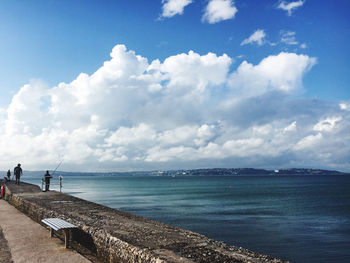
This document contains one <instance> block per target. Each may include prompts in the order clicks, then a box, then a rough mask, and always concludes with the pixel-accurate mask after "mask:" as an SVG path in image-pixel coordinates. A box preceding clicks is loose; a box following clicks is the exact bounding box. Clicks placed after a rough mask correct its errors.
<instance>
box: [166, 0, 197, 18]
mask: <svg viewBox="0 0 350 263" xmlns="http://www.w3.org/2000/svg"><path fill="white" fill-rule="evenodd" d="M162 3H163V7H162V8H163V12H162V15H161V16H162V17H173V16H175V15H182V14H183V12H184V8H185V7H186V6H188V5H189V4H191V3H192V0H162Z"/></svg>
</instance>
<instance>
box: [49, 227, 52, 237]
mask: <svg viewBox="0 0 350 263" xmlns="http://www.w3.org/2000/svg"><path fill="white" fill-rule="evenodd" d="M50 237H53V229H52V228H51V227H50Z"/></svg>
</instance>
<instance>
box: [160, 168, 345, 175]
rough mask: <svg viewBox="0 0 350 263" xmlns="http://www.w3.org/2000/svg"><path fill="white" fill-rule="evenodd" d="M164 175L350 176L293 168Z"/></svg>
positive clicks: (188, 171) (166, 172) (202, 171)
mask: <svg viewBox="0 0 350 263" xmlns="http://www.w3.org/2000/svg"><path fill="white" fill-rule="evenodd" d="M158 173H162V174H163V175H202V176H203V175H217V176H220V175H222V176H234V175H350V174H347V173H343V172H339V171H331V170H322V169H305V168H291V169H280V170H265V169H255V168H211V169H191V170H177V171H165V172H158Z"/></svg>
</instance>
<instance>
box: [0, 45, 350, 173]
mask: <svg viewBox="0 0 350 263" xmlns="http://www.w3.org/2000/svg"><path fill="white" fill-rule="evenodd" d="M232 61H233V59H232V58H230V57H229V56H228V55H226V54H222V55H216V54H213V53H208V54H204V55H200V54H198V53H196V52H194V51H189V52H188V53H182V54H177V55H174V56H170V57H168V58H166V59H165V60H164V61H160V60H154V61H148V60H147V59H146V58H144V57H142V56H140V55H137V54H136V53H135V52H134V51H131V50H127V48H126V47H125V46H124V45H117V46H115V47H114V48H113V50H112V52H111V58H110V60H108V61H106V62H105V63H104V64H103V66H102V67H100V68H99V69H97V70H96V72H94V73H93V74H91V75H88V74H85V73H82V74H80V75H79V76H77V78H76V79H75V80H73V81H72V82H70V83H60V84H58V85H57V86H55V87H48V86H47V85H45V84H44V83H43V82H41V81H33V82H31V83H29V84H27V85H25V86H23V87H22V88H21V89H20V90H19V92H18V93H17V94H16V95H15V96H14V97H13V99H12V102H11V104H10V105H9V107H8V108H7V109H6V110H5V109H3V110H1V111H0V113H1V115H0V116H1V119H0V147H1V149H5V150H4V151H2V152H1V153H0V166H1V167H2V169H3V170H4V169H8V167H9V165H14V164H15V163H17V162H21V163H23V166H24V168H25V169H47V167H48V166H49V167H53V166H55V164H56V163H57V161H58V160H59V159H61V158H63V159H64V160H65V161H64V165H63V166H62V169H68V168H66V167H69V169H70V170H73V169H75V170H85V171H86V170H103V169H107V168H106V167H108V169H112V170H116V169H118V170H120V169H128V170H133V169H137V168H139V169H146V168H149V169H158V168H159V165H162V167H167V168H183V165H186V166H187V167H188V166H191V167H197V165H198V164H202V165H203V166H206V167H210V166H218V165H219V166H221V165H222V164H225V165H226V166H235V164H237V165H238V166H243V165H244V166H260V167H262V166H263V165H266V166H268V165H271V164H272V163H278V164H279V166H281V165H282V166H283V165H285V166H288V164H289V162H286V161H285V160H291V161H295V162H297V161H300V160H304V159H305V157H306V156H307V157H308V158H307V160H308V161H309V162H310V163H311V164H313V163H323V164H325V165H329V166H332V165H334V164H335V163H339V165H338V166H341V167H346V162H347V160H349V156H348V153H349V152H350V151H349V145H350V138H349V137H350V135H348V130H349V127H350V120H349V119H350V117H349V116H348V111H347V107H348V106H347V105H348V102H341V104H339V103H334V105H333V104H328V105H333V106H325V105H324V103H323V102H319V104H317V103H315V101H314V100H312V102H311V100H307V99H295V98H293V97H292V96H290V94H292V93H293V91H295V90H298V89H300V88H301V86H302V78H303V76H304V75H305V74H306V73H307V72H308V70H310V69H311V68H312V66H313V65H314V64H315V63H316V59H315V58H312V57H309V56H307V55H297V54H294V53H285V52H282V53H280V54H277V55H271V56H268V57H266V58H264V59H263V60H261V61H260V62H259V63H257V64H256V65H253V64H251V63H249V62H247V61H243V62H242V63H241V64H240V65H239V66H238V67H237V68H232ZM344 105H345V106H344ZM327 116H328V117H327ZM329 116H330V117H329ZM297 124H298V125H297ZM335 148H337V149H342V150H334V149H335ZM18 149H20V150H18ZM315 151H317V152H316V153H317V154H315ZM310 163H309V164H310ZM220 164H221V165H220Z"/></svg>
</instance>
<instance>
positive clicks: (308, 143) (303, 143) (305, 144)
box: [294, 133, 323, 151]
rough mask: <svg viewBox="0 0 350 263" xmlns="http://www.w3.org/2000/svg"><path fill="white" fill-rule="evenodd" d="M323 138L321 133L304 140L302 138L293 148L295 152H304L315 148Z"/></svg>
mask: <svg viewBox="0 0 350 263" xmlns="http://www.w3.org/2000/svg"><path fill="white" fill-rule="evenodd" d="M322 138H323V136H322V134H321V133H317V134H316V135H309V136H306V137H305V138H302V139H301V140H300V141H299V142H298V143H297V144H296V145H295V147H294V149H295V150H297V151H299V150H305V149H308V148H312V147H316V145H317V143H319V142H320V141H321V140H322Z"/></svg>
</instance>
